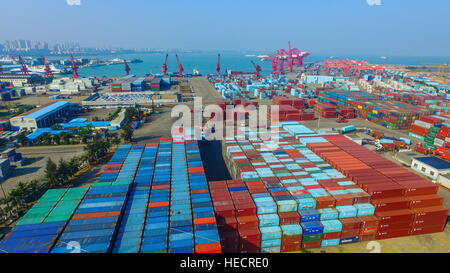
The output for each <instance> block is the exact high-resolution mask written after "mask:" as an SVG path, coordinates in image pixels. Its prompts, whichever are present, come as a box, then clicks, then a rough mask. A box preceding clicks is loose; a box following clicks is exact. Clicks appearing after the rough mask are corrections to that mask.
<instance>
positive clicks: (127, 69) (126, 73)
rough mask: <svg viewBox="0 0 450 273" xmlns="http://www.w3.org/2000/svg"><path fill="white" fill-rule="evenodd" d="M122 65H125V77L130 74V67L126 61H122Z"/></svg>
mask: <svg viewBox="0 0 450 273" xmlns="http://www.w3.org/2000/svg"><path fill="white" fill-rule="evenodd" d="M124 64H125V75H127V76H128V75H129V74H130V70H131V69H130V66H129V65H128V62H127V60H124Z"/></svg>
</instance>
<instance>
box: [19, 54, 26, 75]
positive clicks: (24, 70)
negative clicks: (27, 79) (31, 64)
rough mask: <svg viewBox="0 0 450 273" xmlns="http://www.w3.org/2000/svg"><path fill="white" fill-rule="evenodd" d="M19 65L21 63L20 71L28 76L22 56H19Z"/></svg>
mask: <svg viewBox="0 0 450 273" xmlns="http://www.w3.org/2000/svg"><path fill="white" fill-rule="evenodd" d="M19 63H20V71H21V72H22V74H24V75H28V68H27V65H26V64H25V62H24V61H23V59H22V57H21V56H19Z"/></svg>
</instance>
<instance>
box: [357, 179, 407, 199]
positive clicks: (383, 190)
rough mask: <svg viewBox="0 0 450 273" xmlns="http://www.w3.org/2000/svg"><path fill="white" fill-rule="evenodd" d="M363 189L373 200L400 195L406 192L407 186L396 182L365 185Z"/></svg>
mask: <svg viewBox="0 0 450 273" xmlns="http://www.w3.org/2000/svg"><path fill="white" fill-rule="evenodd" d="M363 189H364V190H365V191H366V192H367V193H369V194H370V195H371V199H372V200H373V199H380V198H388V197H399V196H403V195H404V194H405V187H403V186H401V185H398V184H394V183H390V184H370V185H364V186H363Z"/></svg>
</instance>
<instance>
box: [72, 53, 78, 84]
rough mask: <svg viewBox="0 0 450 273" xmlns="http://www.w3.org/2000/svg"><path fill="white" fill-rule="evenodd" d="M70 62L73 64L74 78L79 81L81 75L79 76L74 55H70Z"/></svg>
mask: <svg viewBox="0 0 450 273" xmlns="http://www.w3.org/2000/svg"><path fill="white" fill-rule="evenodd" d="M70 62H71V63H72V78H74V79H78V78H79V77H80V75H78V66H77V63H76V62H75V59H74V58H73V55H70Z"/></svg>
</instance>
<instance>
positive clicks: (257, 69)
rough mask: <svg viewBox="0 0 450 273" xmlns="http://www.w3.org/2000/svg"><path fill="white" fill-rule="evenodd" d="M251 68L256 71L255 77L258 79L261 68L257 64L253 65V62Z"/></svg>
mask: <svg viewBox="0 0 450 273" xmlns="http://www.w3.org/2000/svg"><path fill="white" fill-rule="evenodd" d="M252 64H253V67H254V68H255V71H256V77H257V78H258V79H259V78H260V77H261V71H262V69H261V66H260V65H259V64H255V62H254V61H252Z"/></svg>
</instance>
